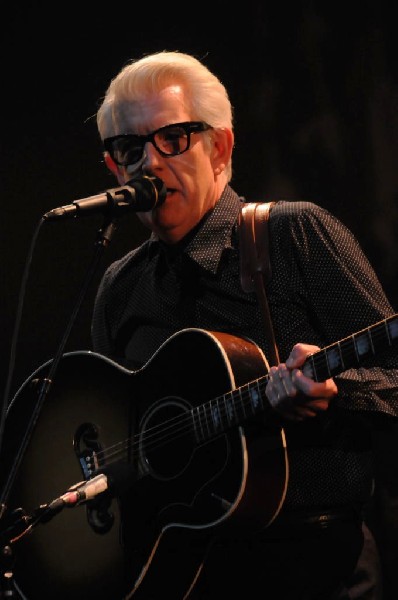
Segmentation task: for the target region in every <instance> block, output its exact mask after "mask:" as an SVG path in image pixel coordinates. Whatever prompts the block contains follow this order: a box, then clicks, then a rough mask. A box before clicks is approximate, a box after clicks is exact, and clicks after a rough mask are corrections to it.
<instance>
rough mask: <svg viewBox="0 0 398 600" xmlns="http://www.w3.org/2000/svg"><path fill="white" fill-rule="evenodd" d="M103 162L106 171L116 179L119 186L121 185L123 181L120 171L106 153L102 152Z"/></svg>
mask: <svg viewBox="0 0 398 600" xmlns="http://www.w3.org/2000/svg"><path fill="white" fill-rule="evenodd" d="M104 162H105V164H106V166H107V167H108V169H109V170H110V171H111V173H112V174H113V175H114V176H115V177H116V179H117V180H118V182H119V184H120V185H123V184H124V183H125V181H124V178H123V176H122V174H121V172H120V169H119V167H118V165H117V164H116V163H115V161H114V160H113V158H112V157H111V156H110V154H109V153H108V152H104Z"/></svg>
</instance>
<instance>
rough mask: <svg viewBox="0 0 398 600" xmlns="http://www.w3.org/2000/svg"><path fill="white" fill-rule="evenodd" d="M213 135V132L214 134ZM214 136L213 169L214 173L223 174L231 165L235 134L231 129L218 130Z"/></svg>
mask: <svg viewBox="0 0 398 600" xmlns="http://www.w3.org/2000/svg"><path fill="white" fill-rule="evenodd" d="M212 133H213V132H212ZM213 135H214V147H213V157H212V162H213V168H214V172H215V173H216V174H217V173H221V172H222V171H224V169H225V167H226V165H227V164H228V163H229V161H230V159H231V156H232V151H233V147H234V134H233V131H231V130H230V129H227V128H226V127H225V128H220V129H216V130H215V131H214V133H213Z"/></svg>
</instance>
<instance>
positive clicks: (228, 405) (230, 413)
mask: <svg viewBox="0 0 398 600" xmlns="http://www.w3.org/2000/svg"><path fill="white" fill-rule="evenodd" d="M227 397H228V399H227ZM224 404H225V414H226V415H227V419H228V424H229V425H232V424H233V423H234V421H235V419H234V416H235V411H234V404H233V402H232V394H231V393H228V394H225V395H224Z"/></svg>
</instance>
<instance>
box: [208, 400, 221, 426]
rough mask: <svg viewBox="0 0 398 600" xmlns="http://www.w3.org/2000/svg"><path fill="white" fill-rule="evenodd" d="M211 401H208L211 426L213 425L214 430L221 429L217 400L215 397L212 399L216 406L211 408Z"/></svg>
mask: <svg viewBox="0 0 398 600" xmlns="http://www.w3.org/2000/svg"><path fill="white" fill-rule="evenodd" d="M211 402H212V401H210V414H211V419H212V422H213V426H214V431H215V432H217V431H219V430H220V429H221V427H220V425H221V415H220V410H219V408H218V402H217V399H215V400H214V402H215V404H216V406H215V407H214V408H212V406H211Z"/></svg>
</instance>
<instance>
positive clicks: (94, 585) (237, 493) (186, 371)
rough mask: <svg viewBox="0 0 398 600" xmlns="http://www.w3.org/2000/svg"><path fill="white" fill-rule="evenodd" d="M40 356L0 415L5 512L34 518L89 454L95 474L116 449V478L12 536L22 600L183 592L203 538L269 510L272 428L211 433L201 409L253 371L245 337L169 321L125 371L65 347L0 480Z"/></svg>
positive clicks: (259, 425) (259, 371) (282, 471)
mask: <svg viewBox="0 0 398 600" xmlns="http://www.w3.org/2000/svg"><path fill="white" fill-rule="evenodd" d="M50 366H51V363H50V362H49V363H46V364H45V365H43V366H42V367H40V368H39V369H38V370H37V371H36V372H35V373H33V375H32V376H31V377H30V378H29V380H28V381H27V382H25V383H24V385H23V386H22V387H21V388H20V390H19V392H18V393H17V395H16V396H15V398H14V400H13V402H12V403H11V405H10V408H9V410H8V413H7V419H6V428H5V429H6V431H5V438H4V452H5V454H6V459H7V460H6V461H3V464H2V466H1V481H2V487H3V486H4V484H5V483H6V482H8V484H7V486H6V489H9V493H8V494H7V498H6V499H5V500H6V502H5V503H6V505H7V507H8V510H9V512H12V511H13V510H15V509H18V508H22V509H23V510H24V511H25V512H26V513H27V515H32V514H34V512H35V511H36V510H37V509H38V507H39V506H40V505H42V504H46V503H49V502H51V501H52V500H53V499H54V498H58V497H59V496H61V495H62V494H64V493H65V492H66V491H67V490H68V488H69V487H70V486H71V485H73V484H76V483H78V482H80V481H83V480H85V479H87V478H88V477H87V466H88V464H92V462H95V463H96V466H97V467H98V470H99V471H101V467H104V466H105V467H106V466H108V465H111V464H112V463H114V462H115V461H118V460H119V458H120V461H121V464H123V465H124V466H127V467H128V477H127V483H128V485H125V486H123V489H122V491H121V492H120V493H119V492H118V495H117V497H116V498H114V497H113V495H107V494H105V495H104V494H102V495H100V497H98V498H95V499H94V500H90V501H89V502H87V503H86V504H81V505H78V506H75V507H74V508H65V509H63V510H62V511H61V512H60V513H59V514H56V515H55V516H54V517H53V518H52V519H51V520H49V521H48V522H44V523H40V524H38V525H36V526H35V527H34V528H33V529H32V531H31V532H30V533H29V534H28V535H25V536H22V537H20V539H19V540H18V541H15V542H14V543H13V544H12V547H13V549H14V554H15V568H14V578H15V581H16V584H17V586H18V587H19V588H20V590H21V591H22V593H23V595H24V596H25V597H26V598H27V600H38V599H39V598H40V600H45V599H47V598H48V599H53V598H57V600H62V599H63V598H71V597H73V598H74V599H76V600H80V599H83V598H96V600H122V599H123V598H134V599H140V600H141V599H142V600H144V599H148V598H158V597H159V598H161V597H163V595H165V596H168V597H172V598H176V599H178V598H183V597H184V595H185V594H186V593H187V590H188V589H189V587H190V586H191V585H194V582H195V578H196V577H197V576H198V575H199V573H200V569H201V565H202V563H203V560H204V559H205V556H206V552H207V549H208V548H209V547H210V545H211V542H212V540H213V539H214V538H215V537H217V536H222V535H229V532H231V531H235V528H236V529H239V528H241V527H243V528H244V529H245V530H246V531H247V528H248V527H250V528H252V529H257V530H258V529H260V528H262V527H266V526H267V525H268V524H269V523H270V522H271V521H272V520H273V519H274V518H275V516H276V515H277V514H278V512H279V510H280V508H281V506H282V503H283V500H284V495H285V492H286V486H287V473H288V465H287V455H286V448H285V440H284V434H283V431H282V430H279V429H272V428H270V427H268V426H267V425H266V424H265V423H263V422H262V421H261V420H260V421H258V420H257V421H256V422H253V423H252V422H251V420H250V418H249V419H247V420H248V424H247V426H245V429H243V427H242V426H236V427H228V429H227V430H226V431H224V432H222V433H218V432H217V430H216V431H213V429H214V428H215V427H216V425H217V419H216V417H217V415H218V414H219V413H218V412H217V411H213V410H208V412H203V408H202V407H203V403H204V402H207V403H208V404H210V409H212V403H211V402H210V403H209V401H212V399H213V398H214V399H215V400H214V402H215V403H216V404H218V405H222V406H224V404H225V406H226V407H228V404H227V402H226V401H225V400H223V401H222V402H221V400H220V399H219V398H220V397H221V398H223V395H225V394H228V393H229V391H230V390H235V388H238V387H239V386H242V385H243V384H245V383H247V382H249V381H252V380H255V379H256V378H258V377H262V376H264V373H266V372H267V367H268V366H267V363H266V360H265V357H264V355H263V354H262V352H261V350H260V349H259V348H258V347H257V346H256V345H255V344H254V343H253V342H250V341H248V340H243V339H241V338H236V337H235V336H232V335H228V334H222V333H215V332H208V331H205V330H201V329H186V330H182V331H180V332H179V333H177V334H175V335H173V336H171V337H170V338H169V339H168V340H167V341H166V342H165V343H164V344H163V345H162V346H161V347H160V348H159V350H158V351H157V352H156V353H155V354H154V355H153V357H152V358H151V360H150V361H149V362H148V363H147V364H146V365H145V366H144V367H143V368H142V369H140V370H138V371H134V372H133V371H129V370H127V369H124V368H123V367H121V366H120V365H118V364H116V363H114V362H113V361H111V360H109V359H107V358H105V357H103V356H101V355H98V354H95V353H91V352H84V351H82V352H72V353H68V354H65V355H64V356H63V357H62V359H61V362H60V365H59V369H58V371H57V373H56V376H55V379H54V382H53V385H52V386H51V388H50V390H49V393H48V395H47V397H46V398H45V400H44V403H43V405H42V407H41V409H40V411H39V414H38V419H37V423H36V425H35V427H34V429H33V433H32V434H31V435H30V439H29V442H28V445H27V447H26V451H25V452H24V455H23V458H22V461H21V464H20V465H19V466H18V468H17V469H16V473H15V477H12V478H11V480H12V481H11V484H10V473H11V472H12V468H13V460H14V457H15V456H16V454H17V452H18V449H19V447H20V444H21V439H22V436H23V434H24V432H25V430H26V427H27V424H28V421H29V419H30V417H31V415H32V413H33V411H34V410H35V407H36V405H37V401H38V389H39V388H40V386H39V385H38V382H40V383H41V382H42V380H43V379H44V378H45V377H46V375H47V373H48V371H49V368H50ZM202 413H203V414H202ZM209 415H211V416H212V419H210V418H209ZM213 419H214V422H213ZM87 457H89V458H90V459H91V462H90V460H87ZM10 537H12V536H10ZM166 592H167V593H166Z"/></svg>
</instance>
